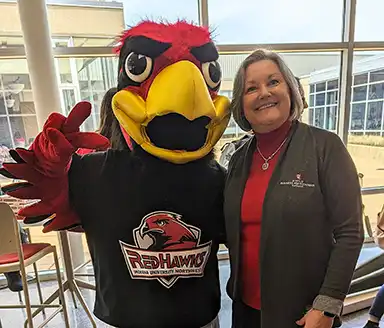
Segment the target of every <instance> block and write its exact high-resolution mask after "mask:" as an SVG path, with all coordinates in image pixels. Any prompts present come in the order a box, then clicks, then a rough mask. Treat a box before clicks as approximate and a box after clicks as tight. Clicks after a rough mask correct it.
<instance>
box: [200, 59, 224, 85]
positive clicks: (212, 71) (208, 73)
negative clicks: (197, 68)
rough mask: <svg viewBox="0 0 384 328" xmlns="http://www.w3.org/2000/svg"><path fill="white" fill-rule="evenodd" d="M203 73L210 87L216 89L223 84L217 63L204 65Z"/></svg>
mask: <svg viewBox="0 0 384 328" xmlns="http://www.w3.org/2000/svg"><path fill="white" fill-rule="evenodd" d="M202 71H203V75H204V78H205V81H206V82H207V84H208V86H209V87H210V88H211V89H215V88H217V87H218V86H219V84H220V82H221V68H220V64H219V63H218V62H217V61H211V62H207V63H203V65H202Z"/></svg>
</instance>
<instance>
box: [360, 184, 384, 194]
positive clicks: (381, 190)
mask: <svg viewBox="0 0 384 328" xmlns="http://www.w3.org/2000/svg"><path fill="white" fill-rule="evenodd" d="M361 194H362V195H376V194H384V186H375V187H363V188H361Z"/></svg>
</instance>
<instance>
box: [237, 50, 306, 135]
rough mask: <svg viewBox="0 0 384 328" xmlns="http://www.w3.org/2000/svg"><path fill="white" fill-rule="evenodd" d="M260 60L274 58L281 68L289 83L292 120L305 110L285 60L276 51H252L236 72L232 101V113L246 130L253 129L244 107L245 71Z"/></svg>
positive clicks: (295, 82) (296, 118) (296, 84)
mask: <svg viewBox="0 0 384 328" xmlns="http://www.w3.org/2000/svg"><path fill="white" fill-rule="evenodd" d="M260 60H272V61H273V62H274V63H275V64H276V65H277V67H278V68H279V70H280V72H281V74H282V75H283V77H284V80H285V82H286V83H287V85H288V88H289V93H290V98H291V115H290V119H291V120H298V119H299V118H300V116H301V114H302V112H303V101H302V99H301V95H300V91H299V87H298V83H297V80H296V78H295V76H294V75H293V73H292V71H291V70H290V69H289V68H288V66H287V64H286V63H285V62H284V60H283V59H282V58H281V57H280V56H279V55H278V54H277V53H275V52H272V51H269V50H266V49H258V50H256V51H254V52H253V53H251V54H250V55H249V56H248V57H247V58H246V59H244V61H243V62H242V63H241V66H240V68H239V70H238V71H237V73H236V77H235V81H234V83H233V98H232V103H231V107H230V109H231V113H232V115H233V118H234V119H235V121H236V123H237V124H238V125H239V126H240V128H241V129H243V130H244V131H250V130H252V127H251V125H250V124H249V122H248V121H247V119H246V118H245V115H244V109H243V95H244V85H245V72H246V70H247V68H248V66H249V65H251V64H253V63H255V62H258V61H260Z"/></svg>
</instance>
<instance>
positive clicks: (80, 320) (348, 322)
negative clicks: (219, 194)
mask: <svg viewBox="0 0 384 328" xmlns="http://www.w3.org/2000/svg"><path fill="white" fill-rule="evenodd" d="M228 275H229V266H228V262H226V261H222V262H221V265H220V278H221V282H222V289H223V292H222V295H223V298H222V310H221V312H220V323H221V327H222V328H230V318H231V301H230V299H229V298H228V296H227V295H226V293H225V283H226V281H227V280H228ZM43 286H44V294H45V296H47V295H49V294H50V292H52V291H53V290H55V289H56V285H55V284H54V283H53V282H46V283H43ZM30 290H31V296H32V298H33V300H35V301H37V291H36V287H35V285H33V284H32V285H31V288H30ZM82 292H83V296H84V297H85V299H86V301H87V303H88V305H89V306H90V308H92V307H93V300H94V292H93V291H89V290H83V291H82ZM69 296H70V295H69V294H67V298H66V299H67V302H68V308H69V314H70V321H71V322H70V325H71V328H90V327H91V325H90V323H89V321H88V318H87V316H86V314H85V312H84V311H83V310H82V309H81V308H79V309H75V308H74V306H73V303H72V301H71V297H69ZM17 302H18V296H17V294H16V293H12V292H10V291H8V289H3V290H0V303H1V304H11V303H17ZM51 311H52V310H47V314H49V313H51ZM366 317H367V311H362V312H358V313H354V314H353V315H349V316H347V317H345V318H344V324H343V326H342V327H343V328H354V327H356V328H358V327H360V328H361V327H363V326H364V323H365V320H366ZM0 318H1V323H2V328H21V327H23V323H24V318H25V314H24V311H23V310H0ZM42 320H43V319H42V316H39V317H37V318H36V319H35V323H36V324H39V323H41V322H42ZM46 327H49V328H61V327H63V321H62V318H61V317H60V315H59V316H57V317H56V318H55V319H53V320H52V321H51V323H50V324H49V325H47V326H46ZM97 327H100V328H107V327H110V326H108V325H106V324H104V323H102V322H100V321H97Z"/></svg>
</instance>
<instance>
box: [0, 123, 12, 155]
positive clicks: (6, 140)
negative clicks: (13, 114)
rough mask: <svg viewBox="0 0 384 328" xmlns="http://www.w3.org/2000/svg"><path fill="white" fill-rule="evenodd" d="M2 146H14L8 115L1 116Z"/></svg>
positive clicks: (0, 132)
mask: <svg viewBox="0 0 384 328" xmlns="http://www.w3.org/2000/svg"><path fill="white" fill-rule="evenodd" d="M0 146H5V147H7V148H12V137H11V132H10V131H9V124H8V120H7V118H6V117H0Z"/></svg>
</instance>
